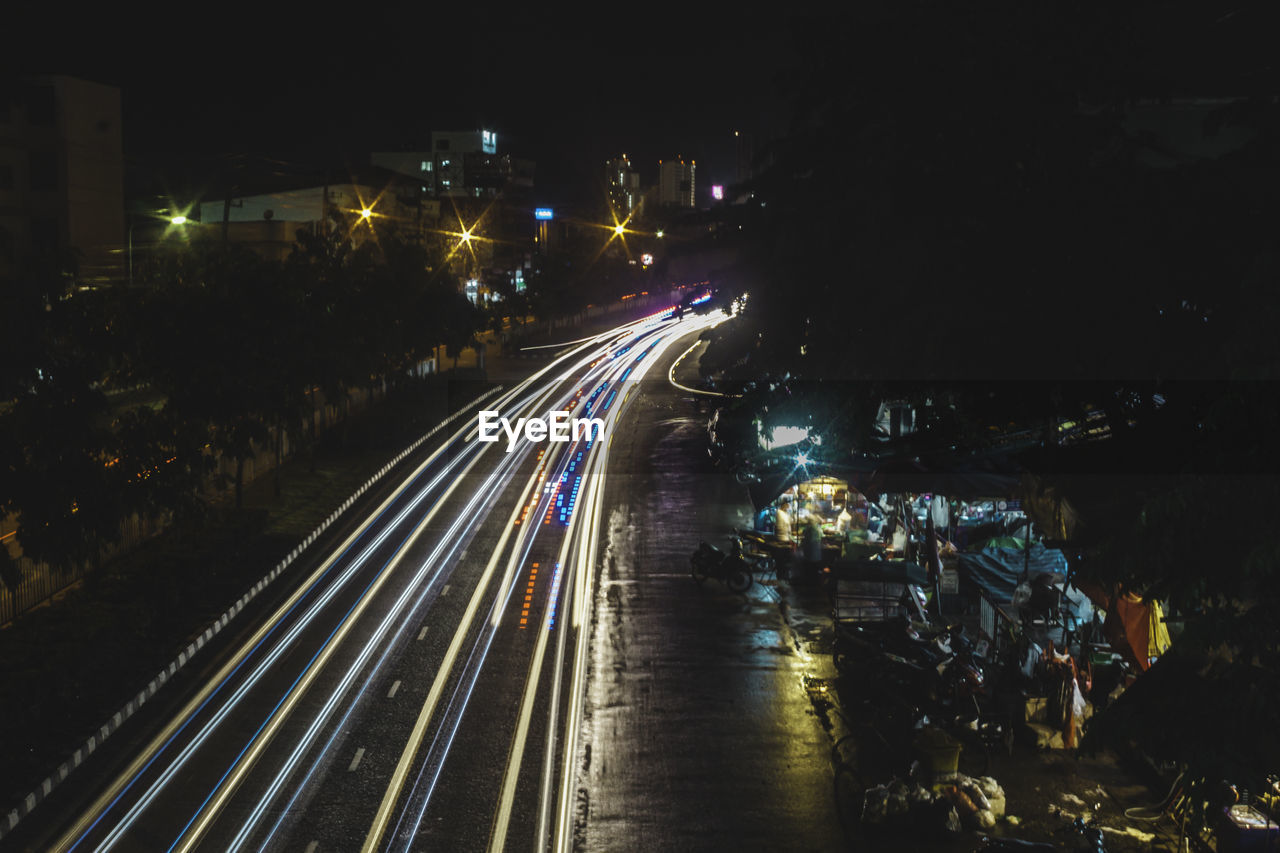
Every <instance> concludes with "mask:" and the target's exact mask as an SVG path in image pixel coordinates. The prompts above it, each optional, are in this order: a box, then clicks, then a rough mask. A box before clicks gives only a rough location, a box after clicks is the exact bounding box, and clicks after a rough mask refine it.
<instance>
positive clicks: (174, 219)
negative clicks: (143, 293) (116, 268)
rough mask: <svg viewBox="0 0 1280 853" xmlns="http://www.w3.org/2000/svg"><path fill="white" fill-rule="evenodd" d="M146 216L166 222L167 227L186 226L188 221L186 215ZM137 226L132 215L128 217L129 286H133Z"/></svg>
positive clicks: (151, 214) (153, 213)
mask: <svg viewBox="0 0 1280 853" xmlns="http://www.w3.org/2000/svg"><path fill="white" fill-rule="evenodd" d="M147 215H148V216H149V217H151V218H153V219H156V220H160V221H166V222H168V223H169V225H171V226H172V225H179V226H180V225H186V224H187V222H188V221H189V220H188V219H187V217H186V214H182V213H171V214H170V215H168V216H161V215H157V212H155V211H151V212H148V213H147ZM136 224H137V217H136V215H134V214H130V216H129V286H130V287H132V286H133V226H134V225H136Z"/></svg>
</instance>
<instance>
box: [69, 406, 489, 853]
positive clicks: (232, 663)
mask: <svg viewBox="0 0 1280 853" xmlns="http://www.w3.org/2000/svg"><path fill="white" fill-rule="evenodd" d="M466 429H468V427H465V426H464V427H462V428H461V429H459V430H458V431H457V432H455V433H454V434H453V435H452V436H450V437H449V439H448V440H446V442H445V443H444V444H443V445H441V446H440V447H439V448H438V449H437V450H436V451H435V452H433V453H432V454H431V456H430V457H428V458H427V459H426V460H425V461H424V462H423V463H422V464H421V465H419V466H418V467H417V468H416V469H414V471H413V472H411V473H410V474H409V475H408V476H406V477H405V478H404V480H402V481H401V483H400V485H399V486H397V487H396V489H395V491H394V492H393V493H392V494H391V495H389V496H388V497H387V499H386V500H385V501H383V502H382V503H381V504H380V505H379V506H378V508H377V509H375V510H373V512H371V513H370V514H369V515H368V516H366V517H365V519H364V521H363V522H362V523H361V524H360V526H359V527H358V528H357V529H355V530H354V531H352V533H351V535H350V536H348V537H347V538H346V540H345V541H343V542H342V544H340V545H339V546H338V547H337V548H335V549H334V550H333V551H331V552H330V554H329V556H328V558H327V559H325V561H324V562H323V563H322V564H321V565H320V566H319V567H318V568H316V570H315V571H314V572H312V574H311V575H310V577H308V578H307V580H306V581H305V582H304V583H303V584H301V585H300V586H299V587H298V588H297V589H296V590H295V591H294V593H293V594H292V595H291V596H290V597H289V599H288V600H287V601H285V602H283V603H282V604H281V605H280V606H279V608H277V609H276V611H275V613H273V614H272V616H271V618H270V619H268V620H266V621H265V622H263V623H262V624H261V625H260V626H259V627H258V630H257V631H256V632H255V633H254V634H253V636H252V637H250V638H249V639H248V640H246V641H245V642H244V644H243V645H242V646H241V647H240V649H239V651H238V652H236V654H235V656H234V657H233V658H231V659H229V660H228V661H227V662H226V663H225V664H223V666H222V668H221V669H220V670H219V671H218V673H217V674H216V675H215V676H214V677H213V678H212V679H210V680H208V681H206V682H205V684H204V686H203V687H202V688H201V690H200V692H199V693H198V694H197V695H196V696H193V697H192V698H191V700H190V701H189V702H188V703H187V705H186V706H185V707H184V708H183V709H182V710H181V711H180V712H179V713H178V715H177V716H176V717H174V718H173V719H171V720H170V721H169V723H168V725H167V726H166V727H165V728H164V730H163V731H161V732H159V733H158V734H157V735H156V736H155V737H154V738H153V739H152V741H151V742H150V743H149V744H148V745H147V747H146V749H144V750H143V751H142V752H141V753H140V754H139V755H138V756H137V757H136V758H134V760H133V762H132V763H131V764H130V765H129V767H128V768H127V769H126V770H125V771H124V773H122V774H120V775H119V776H118V777H117V778H116V780H115V781H114V782H113V783H112V785H111V787H110V788H108V789H107V790H106V791H105V792H103V793H102V794H101V795H100V796H99V798H98V799H97V800H96V801H95V802H94V804H93V805H92V806H91V807H90V809H89V810H88V811H86V812H84V813H83V814H82V815H81V816H80V818H79V819H78V820H77V822H76V824H75V826H73V827H72V828H71V829H69V830H68V831H67V832H66V833H65V834H64V835H63V837H62V838H61V839H59V841H58V843H57V844H56V845H55V847H54V849H55V850H58V851H65V850H68V849H69V848H70V847H72V846H74V845H75V844H76V843H78V842H77V839H78V838H79V837H80V836H81V835H83V833H84V832H86V831H87V829H88V827H89V825H90V824H91V822H92V821H93V820H94V817H95V816H96V815H100V814H101V813H102V812H103V810H105V809H106V808H107V807H108V805H109V804H110V803H111V801H112V800H113V799H114V798H115V797H117V796H118V795H119V793H120V791H121V790H123V788H124V787H125V786H126V784H128V780H130V779H132V778H134V777H136V776H137V775H138V773H139V772H141V770H142V768H143V767H144V766H146V764H147V762H149V761H150V760H151V759H152V758H153V757H154V756H155V754H156V753H157V752H159V751H160V749H161V748H162V747H163V745H164V744H165V743H166V742H167V741H168V740H169V738H170V737H172V735H173V733H174V732H176V731H177V730H178V729H179V728H180V727H181V726H182V724H183V722H184V721H185V720H187V719H189V718H190V717H191V716H192V715H193V714H194V713H195V711H196V709H198V708H199V707H200V706H201V705H202V704H203V703H204V701H205V700H206V699H207V698H208V697H209V696H210V695H211V694H212V693H213V692H214V690H216V689H217V688H218V686H219V685H221V684H222V683H223V682H224V681H226V679H227V677H228V676H229V675H230V674H231V673H232V672H234V671H235V669H236V667H237V666H239V665H240V662H241V661H243V660H244V658H245V657H246V656H247V655H248V654H249V652H250V651H251V650H252V649H254V648H256V647H257V645H258V643H259V642H260V641H261V640H262V638H263V637H265V636H266V635H267V634H268V633H269V632H270V631H271V630H272V628H273V626H274V625H276V624H277V623H278V622H279V621H280V620H281V618H283V616H284V614H286V613H288V612H289V610H290V608H292V607H293V606H294V604H296V603H297V602H298V600H299V599H301V598H302V597H303V596H305V595H306V594H307V592H308V591H310V590H311V589H312V588H313V587H315V585H316V583H317V582H318V581H319V580H320V578H322V577H323V576H324V574H325V573H326V572H327V571H328V570H329V567H330V566H331V565H332V564H333V562H334V561H335V560H337V559H338V558H339V557H340V556H341V555H342V554H343V553H345V552H346V550H347V549H348V548H349V547H350V546H351V545H352V544H353V543H354V542H355V541H356V540H357V539H359V538H360V537H361V536H362V535H363V534H364V533H365V531H366V530H368V528H369V527H370V525H372V524H373V522H374V521H375V520H377V519H378V518H379V517H380V516H381V515H382V513H383V511H384V510H386V508H387V507H388V506H390V505H391V504H392V503H393V502H394V501H395V500H396V499H397V498H398V497H400V496H401V495H402V494H404V493H405V492H406V491H407V487H408V486H409V484H410V483H412V482H413V481H414V480H415V479H416V478H417V477H418V475H419V474H421V473H422V472H423V471H425V470H426V469H427V468H429V467H430V466H431V465H432V464H433V463H434V462H435V461H436V460H437V459H438V458H440V457H441V456H442V455H443V454H444V453H445V451H446V450H447V449H448V448H449V446H450V445H451V444H452V442H453V441H454V440H455V439H456V438H457V437H458V436H459V435H460V434H462V433H463V432H464V431H465V430H466ZM446 470H448V468H447V467H446ZM398 520H399V519H397V520H396V521H397V522H398ZM392 526H394V523H393V525H392ZM363 560H364V555H363V554H362V555H361V556H360V557H358V558H357V562H359V563H362V562H363ZM348 572H350V569H348ZM346 575H347V573H346V572H344V574H343V577H345V576H346ZM341 582H345V581H341ZM308 612H310V611H308ZM306 618H308V619H309V618H310V617H309V616H308V617H306ZM304 621H305V620H304ZM183 760H185V759H183ZM111 843H114V842H111Z"/></svg>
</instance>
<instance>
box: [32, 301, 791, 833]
mask: <svg viewBox="0 0 1280 853" xmlns="http://www.w3.org/2000/svg"><path fill="white" fill-rule="evenodd" d="M717 319H720V318H705V317H686V318H685V319H683V320H682V321H679V322H676V321H674V320H671V319H669V318H666V319H664V318H658V317H655V318H651V319H649V320H648V321H640V322H637V323H634V324H630V325H628V326H625V327H620V328H619V329H617V330H615V331H612V332H609V333H606V334H604V335H600V336H597V337H595V338H592V339H590V340H586V341H583V342H581V343H579V344H577V345H575V346H574V347H572V348H571V349H570V350H567V351H566V352H565V353H564V354H562V355H561V356H560V357H558V358H557V359H556V360H555V361H553V362H551V363H550V364H548V365H547V367H546V368H545V369H543V370H541V371H539V372H538V373H536V374H535V375H534V376H533V377H531V378H530V379H528V380H526V381H524V382H522V383H520V384H518V385H515V386H514V387H512V388H511V389H510V390H508V391H506V392H505V393H504V394H503V395H502V396H501V397H499V398H495V401H494V403H493V404H492V408H493V409H496V410H499V411H500V412H501V413H502V414H503V415H504V416H505V417H507V418H509V419H511V420H512V421H514V420H515V419H516V418H517V417H535V416H536V417H542V416H545V415H546V414H547V413H548V412H549V411H555V410H563V411H566V412H569V413H570V414H572V415H573V416H574V417H585V416H589V417H599V418H602V419H603V421H604V424H605V429H604V435H603V437H602V438H599V439H597V440H592V441H588V440H585V439H579V440H577V441H571V442H531V441H526V440H523V439H521V440H518V441H516V442H514V444H513V446H512V449H511V451H510V452H507V441H506V439H505V437H504V438H502V439H501V440H499V441H498V442H496V443H487V442H480V441H477V440H476V435H475V429H474V427H475V424H474V422H473V423H468V424H466V425H465V426H464V427H463V428H462V429H461V430H459V432H458V433H457V434H455V435H454V436H453V437H452V438H451V439H450V440H449V441H447V442H446V443H445V444H444V445H443V446H442V447H441V449H440V450H439V451H437V452H436V453H434V454H433V455H432V456H430V457H429V458H428V459H426V460H424V461H422V462H421V463H420V464H418V465H417V466H416V467H415V468H413V469H412V470H410V469H406V470H404V471H395V472H393V473H392V476H393V477H395V478H398V479H399V481H400V486H399V488H398V489H396V490H395V491H394V492H392V493H391V494H390V495H389V497H387V499H386V500H385V501H384V502H383V503H382V504H381V505H379V506H377V507H376V508H375V509H374V510H373V511H371V512H369V513H368V514H367V516H366V517H365V518H364V519H363V521H362V522H361V523H360V524H358V525H356V526H354V529H353V530H352V532H351V533H350V535H348V536H347V537H346V538H345V539H344V540H342V541H340V542H337V543H336V545H334V546H333V547H332V548H330V549H328V550H327V552H326V553H322V554H317V555H314V556H313V561H314V569H313V570H312V571H311V572H310V573H309V574H306V575H305V576H303V579H302V580H301V582H300V583H299V584H298V585H297V586H296V588H295V589H294V591H293V592H292V594H291V595H289V596H288V597H287V598H285V599H284V600H283V601H282V602H281V603H280V605H279V607H278V608H277V609H276V610H275V611H274V612H271V613H269V614H267V615H266V617H265V618H263V619H261V620H260V621H259V623H258V624H257V625H256V627H255V628H254V629H253V630H252V631H249V630H242V634H241V636H244V637H245V640H244V642H243V643H241V644H239V645H238V646H235V647H233V648H231V649H229V650H228V652H227V653H226V654H225V656H224V657H223V659H222V660H220V661H219V662H218V665H217V666H213V667H209V668H207V669H206V670H205V671H206V672H209V673H210V674H211V677H209V678H208V680H207V681H205V682H204V683H203V684H202V685H199V686H198V687H196V688H193V689H192V690H191V691H190V699H189V701H188V702H187V703H186V704H185V705H184V706H182V707H181V708H180V709H179V710H178V711H177V713H175V714H173V715H172V716H171V717H170V718H169V719H166V720H161V721H159V722H157V723H156V724H155V725H154V734H153V735H152V737H151V738H150V739H149V740H148V739H146V738H143V739H141V740H140V742H141V743H142V748H141V749H140V750H139V751H138V753H137V754H136V755H135V756H134V757H133V759H132V761H131V762H122V763H121V766H122V767H123V769H120V770H119V772H116V769H118V768H116V769H113V770H112V772H110V773H104V774H103V775H102V778H100V779H97V780H94V787H96V788H97V790H96V791H95V792H93V794H91V795H88V796H86V797H84V798H83V801H84V803H85V804H86V805H85V807H84V808H82V809H77V810H76V813H75V814H74V815H72V816H70V817H67V818H66V819H65V820H62V819H58V825H50V826H44V827H40V826H39V822H40V821H41V820H45V819H46V818H45V817H44V816H41V815H39V814H37V815H33V816H32V820H33V821H35V822H36V824H37V828H33V830H31V831H28V832H27V833H25V837H26V838H28V839H32V838H36V839H38V840H34V841H29V842H28V843H29V844H30V845H32V846H30V847H29V848H28V849H33V850H57V851H70V850H77V851H89V850H94V851H108V850H119V851H152V850H155V851H188V850H218V851H231V850H250V849H252V850H299V851H305V852H306V853H322V851H356V850H397V851H398V850H404V851H408V850H420V849H439V850H451V851H453V850H459V851H464V850H502V849H505V848H506V847H507V846H514V847H518V848H520V849H529V848H530V847H532V848H535V849H545V848H546V847H548V846H550V847H553V848H554V849H558V850H569V849H573V848H574V847H575V846H577V847H579V848H581V846H582V845H583V844H584V843H585V844H586V845H587V847H588V848H589V849H606V848H607V849H634V846H635V845H634V841H635V839H634V838H631V839H622V838H618V839H617V841H616V842H614V841H611V842H608V843H606V844H605V846H604V847H596V846H595V845H594V844H593V843H592V840H591V835H590V833H591V832H592V831H594V829H593V826H594V824H595V820H594V816H593V813H592V812H591V811H590V810H589V809H586V808H585V807H584V806H585V803H586V802H587V801H586V799H585V798H584V796H583V795H581V794H580V789H581V788H582V787H583V786H584V785H586V786H587V788H588V789H589V788H590V787H591V786H592V785H594V784H595V782H594V780H593V774H595V773H597V772H598V769H599V767H600V766H601V765H600V764H598V763H597V764H589V763H587V762H585V761H584V760H583V756H584V754H585V753H584V748H585V747H584V745H585V744H587V743H588V740H587V739H586V738H585V735H584V732H583V724H584V721H585V720H586V719H587V718H588V714H596V713H598V709H595V708H592V707H591V706H590V701H591V699H592V698H593V697H594V695H595V688H594V687H593V688H591V689H590V690H589V689H588V681H589V675H590V673H591V671H592V667H593V666H594V667H597V668H598V667H599V666H600V665H601V659H600V657H599V656H596V657H595V658H593V657H592V655H591V653H590V645H591V643H592V641H593V639H598V637H599V632H600V631H601V630H603V629H604V627H607V622H608V620H609V619H612V618H614V617H615V616H617V615H618V614H615V613H613V612H612V611H606V613H604V614H603V615H601V616H599V618H597V619H595V620H594V621H593V618H592V616H593V605H595V604H596V603H597V602H598V601H601V600H603V601H606V602H607V601H608V600H609V599H608V598H607V596H606V597H605V598H600V597H598V596H597V595H596V589H597V584H598V583H599V581H600V575H599V570H600V567H601V566H602V565H603V564H604V562H605V561H604V559H603V555H604V553H605V549H606V548H610V549H613V546H612V545H610V544H609V543H608V541H607V538H608V537H607V536H606V531H610V535H612V531H613V530H614V528H615V527H616V525H617V520H616V514H617V511H618V510H617V503H616V500H615V501H614V503H612V504H609V507H611V508H606V500H605V494H606V490H612V489H614V487H615V485H616V484H618V483H620V482H625V481H627V480H628V477H626V476H615V474H614V468H613V467H611V466H612V462H611V460H610V458H609V451H610V450H611V448H612V447H613V446H614V444H615V443H616V442H617V441H618V440H619V437H620V436H622V437H629V438H631V443H630V444H629V445H628V447H630V448H634V447H637V446H640V445H637V444H636V443H635V442H636V438H635V437H634V435H635V434H637V433H636V430H637V427H636V425H635V424H634V423H631V424H629V425H627V426H622V425H620V424H619V422H618V420H617V419H618V417H619V415H620V414H622V413H624V411H625V410H626V408H627V405H628V404H629V403H632V402H634V400H635V398H640V397H643V396H644V393H645V392H646V391H647V390H648V389H649V388H650V387H665V377H666V367H667V365H669V363H670V361H671V360H672V359H673V358H674V357H675V356H676V355H679V353H680V352H682V351H683V349H684V348H685V347H687V346H688V345H689V343H691V342H692V341H693V340H694V338H695V337H696V334H697V332H698V331H699V330H700V329H701V328H703V327H704V326H705V325H706V324H708V323H710V322H715V321H716V320H717ZM660 362H661V363H660ZM655 366H657V367H658V369H657V370H651V368H654V367H655ZM646 377H647V378H646ZM659 379H660V380H661V381H658V380H659ZM650 380H652V381H650ZM631 452H632V451H631V450H629V451H628V453H631ZM623 464H624V466H626V465H635V464H639V463H638V462H637V460H636V459H635V458H632V457H631V456H628V458H627V459H626V460H624V462H623ZM605 471H609V474H608V475H607V476H606V475H605V473H604V472H605ZM689 497H692V495H689ZM613 550H616V549H613ZM684 562H685V563H686V564H687V557H686V560H685V561H684ZM676 571H680V569H676ZM606 578H607V580H608V582H609V583H613V581H614V580H615V578H614V577H613V576H612V575H607V576H606ZM733 606H735V607H736V606H737V605H736V604H734V605H733ZM602 626H604V627H602ZM746 668H747V669H748V670H749V669H751V666H750V664H748V665H747V666H746ZM589 694H590V695H589ZM760 698H761V701H767V700H766V699H765V698H764V696H763V694H761V696H760ZM641 734H642V735H643V736H645V737H648V736H649V733H648V732H647V731H642V732H641ZM673 745H674V744H673ZM779 747H780V748H781V749H782V751H783V752H785V751H786V750H787V747H786V746H785V745H782V744H779ZM594 748H595V749H596V754H597V755H601V754H608V753H609V751H610V750H612V749H613V747H612V746H609V745H606V744H604V742H600V743H599V745H597V746H595V747H594ZM680 748H684V747H683V746H682V747H680ZM593 768H594V769H593ZM82 772H84V773H86V774H89V775H90V776H92V774H93V772H94V770H93V768H92V767H87V768H85V769H84V770H83V771H82ZM58 814H59V812H58V811H57V810H56V809H51V810H50V811H49V813H48V815H49V818H48V819H49V820H54V819H55V818H54V817H53V816H55V815H58ZM607 823H608V822H607V821H606V822H605V823H604V824H601V825H605V824H607ZM686 849H687V848H686Z"/></svg>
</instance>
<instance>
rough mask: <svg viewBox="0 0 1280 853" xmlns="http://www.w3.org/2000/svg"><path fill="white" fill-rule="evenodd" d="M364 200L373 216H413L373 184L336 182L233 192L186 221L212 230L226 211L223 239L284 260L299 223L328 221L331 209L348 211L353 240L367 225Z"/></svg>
mask: <svg viewBox="0 0 1280 853" xmlns="http://www.w3.org/2000/svg"><path fill="white" fill-rule="evenodd" d="M375 199H377V201H376V203H375ZM366 206H368V209H369V210H370V215H371V216H373V215H376V216H390V217H395V219H396V221H398V222H402V221H405V220H406V219H409V218H410V216H411V214H410V212H409V211H406V210H403V209H402V208H401V207H400V205H399V204H398V203H397V201H396V200H395V199H394V198H391V197H388V196H386V195H383V197H381V198H379V197H378V191H377V190H376V189H374V188H372V187H368V186H362V185H359V184H337V185H333V186H329V187H323V186H321V187H305V188H303V189H297V190H286V191H282V192H275V193H264V194H261V195H248V196H238V197H233V198H232V199H231V204H230V205H229V206H228V205H227V203H226V200H225V199H215V200H213V201H205V202H201V203H200V205H199V208H198V210H199V222H198V223H193V224H191V225H188V226H186V227H187V230H188V231H190V232H191V233H192V234H195V233H200V234H203V235H206V236H208V235H214V234H217V233H218V229H221V228H222V222H223V217H224V215H225V217H226V221H227V239H229V240H231V241H234V242H236V243H242V244H244V245H247V246H249V247H250V248H251V249H253V250H254V251H255V252H257V253H258V254H260V255H262V256H264V257H268V258H274V259H276V260H283V259H284V258H286V257H288V256H289V253H290V252H291V251H292V250H293V246H294V243H295V241H296V238H297V233H298V229H299V228H302V227H311V228H317V229H318V228H322V227H326V226H325V224H324V223H325V221H326V219H327V218H328V215H329V212H330V211H341V212H343V213H345V214H347V215H348V217H350V221H351V222H352V224H353V225H354V226H355V227H353V228H352V232H351V236H352V239H353V242H355V243H357V244H358V243H360V242H361V240H362V237H363V235H364V233H365V232H366V231H368V229H362V228H361V227H360V225H359V222H358V221H357V217H360V215H361V211H362V210H364V209H366Z"/></svg>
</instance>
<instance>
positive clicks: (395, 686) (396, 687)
mask: <svg viewBox="0 0 1280 853" xmlns="http://www.w3.org/2000/svg"><path fill="white" fill-rule="evenodd" d="M399 689H400V681H399V679H397V680H396V683H395V684H393V685H391V689H390V690H388V691H387V698H388V699H394V698H396V691H397V690H399Z"/></svg>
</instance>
